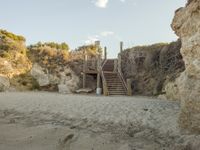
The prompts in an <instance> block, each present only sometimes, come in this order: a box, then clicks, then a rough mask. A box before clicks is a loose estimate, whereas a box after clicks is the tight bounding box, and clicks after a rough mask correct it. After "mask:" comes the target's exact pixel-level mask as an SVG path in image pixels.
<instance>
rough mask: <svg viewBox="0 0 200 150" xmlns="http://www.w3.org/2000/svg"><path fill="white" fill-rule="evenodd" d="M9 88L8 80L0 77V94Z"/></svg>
mask: <svg viewBox="0 0 200 150" xmlns="http://www.w3.org/2000/svg"><path fill="white" fill-rule="evenodd" d="M9 87H10V82H9V79H8V78H6V77H3V76H0V92H3V91H6V90H7V89H9Z"/></svg>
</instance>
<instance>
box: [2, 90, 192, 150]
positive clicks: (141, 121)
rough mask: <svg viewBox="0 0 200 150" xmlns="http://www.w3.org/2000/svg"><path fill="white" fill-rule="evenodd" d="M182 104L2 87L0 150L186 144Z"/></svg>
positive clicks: (145, 149)
mask: <svg viewBox="0 0 200 150" xmlns="http://www.w3.org/2000/svg"><path fill="white" fill-rule="evenodd" d="M179 109H180V106H179V103H178V102H171V101H164V100H158V99H153V98H147V97H125V96H124V97H123V96H121V97H118V96H113V97H104V96H86V95H62V94H58V93H48V92H22V93H18V92H5V93H0V150H131V149H137V150H140V149H141V150H160V149H165V150H166V149H169V150H171V149H173V148H174V149H176V148H177V147H178V148H184V147H185V146H187V143H188V139H191V138H193V135H190V136H186V135H182V133H181V131H180V130H179V127H178V123H177V118H178V114H179ZM185 139H187V140H185Z"/></svg>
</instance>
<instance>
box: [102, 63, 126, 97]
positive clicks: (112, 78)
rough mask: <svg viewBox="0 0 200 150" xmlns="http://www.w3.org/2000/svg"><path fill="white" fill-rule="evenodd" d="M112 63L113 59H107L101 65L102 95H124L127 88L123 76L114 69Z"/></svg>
mask: <svg viewBox="0 0 200 150" xmlns="http://www.w3.org/2000/svg"><path fill="white" fill-rule="evenodd" d="M114 64H115V60H114V59H108V60H105V62H104V64H103V66H102V80H103V90H104V95H126V94H127V89H126V85H125V83H124V82H123V77H122V76H121V75H120V74H119V73H118V72H117V71H114V68H115V67H114Z"/></svg>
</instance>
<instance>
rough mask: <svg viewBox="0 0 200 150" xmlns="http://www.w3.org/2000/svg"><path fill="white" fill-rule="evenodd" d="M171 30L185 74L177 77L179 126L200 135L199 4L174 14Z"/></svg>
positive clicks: (197, 0) (195, 1)
mask: <svg viewBox="0 0 200 150" xmlns="http://www.w3.org/2000/svg"><path fill="white" fill-rule="evenodd" d="M172 28H173V30H174V31H175V32H176V34H177V35H178V36H179V37H180V38H181V40H182V48H181V53H182V56H183V59H184V61H185V65H186V70H185V71H184V72H183V73H182V74H181V76H180V77H179V79H178V80H179V82H178V89H179V93H180V98H181V114H180V119H179V120H180V126H181V127H182V128H184V129H188V130H189V131H195V132H199V133H200V0H188V3H187V5H186V6H185V7H184V8H180V9H178V10H177V11H176V15H175V17H174V20H173V23H172Z"/></svg>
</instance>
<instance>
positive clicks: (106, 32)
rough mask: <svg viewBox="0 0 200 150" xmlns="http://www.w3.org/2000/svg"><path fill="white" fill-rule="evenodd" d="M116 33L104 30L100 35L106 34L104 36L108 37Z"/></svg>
mask: <svg viewBox="0 0 200 150" xmlns="http://www.w3.org/2000/svg"><path fill="white" fill-rule="evenodd" d="M114 34H115V33H114V32H112V31H104V32H101V33H100V35H101V36H104V37H107V36H111V35H114Z"/></svg>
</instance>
